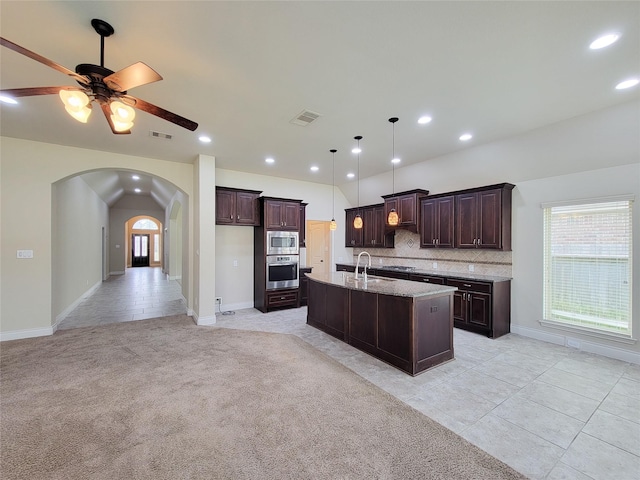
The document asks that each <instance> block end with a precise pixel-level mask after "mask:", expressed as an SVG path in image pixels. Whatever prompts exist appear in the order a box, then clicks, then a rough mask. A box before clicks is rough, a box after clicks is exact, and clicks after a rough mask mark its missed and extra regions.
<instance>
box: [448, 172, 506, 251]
mask: <svg viewBox="0 0 640 480" xmlns="http://www.w3.org/2000/svg"><path fill="white" fill-rule="evenodd" d="M513 187H514V185H512V184H509V183H505V184H500V185H497V186H489V187H483V188H482V189H474V190H469V191H467V192H464V193H459V194H457V195H456V204H455V219H456V220H455V247H456V248H490V249H496V250H511V190H512V189H513Z"/></svg>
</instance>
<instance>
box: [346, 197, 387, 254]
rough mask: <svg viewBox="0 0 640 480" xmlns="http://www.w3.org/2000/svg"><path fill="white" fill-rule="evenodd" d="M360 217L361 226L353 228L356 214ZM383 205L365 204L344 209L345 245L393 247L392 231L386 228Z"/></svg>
mask: <svg viewBox="0 0 640 480" xmlns="http://www.w3.org/2000/svg"><path fill="white" fill-rule="evenodd" d="M358 213H359V214H360V216H361V217H362V228H354V226H353V220H354V219H355V218H356V214H358ZM385 220H386V217H385V216H384V205H383V204H382V203H381V204H378V205H367V206H365V207H359V208H348V209H346V210H345V247H365V248H393V246H394V237H395V236H394V232H389V231H387V230H386V225H385Z"/></svg>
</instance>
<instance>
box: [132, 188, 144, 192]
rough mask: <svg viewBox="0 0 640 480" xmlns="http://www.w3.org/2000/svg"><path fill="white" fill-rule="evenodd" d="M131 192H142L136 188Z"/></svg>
mask: <svg viewBox="0 0 640 480" xmlns="http://www.w3.org/2000/svg"><path fill="white" fill-rule="evenodd" d="M133 191H134V192H136V193H140V192H141V191H142V190H140V189H139V188H136V189H134V190H133Z"/></svg>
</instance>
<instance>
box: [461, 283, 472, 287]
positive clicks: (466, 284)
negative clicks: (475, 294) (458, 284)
mask: <svg viewBox="0 0 640 480" xmlns="http://www.w3.org/2000/svg"><path fill="white" fill-rule="evenodd" d="M462 285H464V286H465V287H468V288H471V285H469V284H468V283H463V284H462Z"/></svg>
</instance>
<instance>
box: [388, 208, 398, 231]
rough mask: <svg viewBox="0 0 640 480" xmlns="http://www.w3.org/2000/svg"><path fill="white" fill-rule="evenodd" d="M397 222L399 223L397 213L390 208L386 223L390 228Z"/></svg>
mask: <svg viewBox="0 0 640 480" xmlns="http://www.w3.org/2000/svg"><path fill="white" fill-rule="evenodd" d="M399 221H400V218H399V217H398V212H396V209H395V208H392V209H391V211H390V212H389V216H388V217H387V223H388V224H389V225H391V226H392V227H395V226H397V225H398V222H399Z"/></svg>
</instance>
